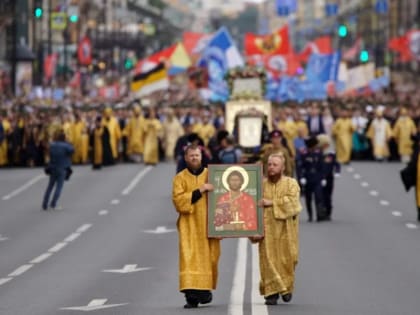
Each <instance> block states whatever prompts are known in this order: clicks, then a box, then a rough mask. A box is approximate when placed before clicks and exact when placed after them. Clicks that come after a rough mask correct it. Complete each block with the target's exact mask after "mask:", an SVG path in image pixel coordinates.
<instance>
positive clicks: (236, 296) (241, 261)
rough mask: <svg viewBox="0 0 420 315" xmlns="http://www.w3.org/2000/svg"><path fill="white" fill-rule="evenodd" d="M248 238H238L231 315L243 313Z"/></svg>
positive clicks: (229, 309) (230, 304)
mask: <svg viewBox="0 0 420 315" xmlns="http://www.w3.org/2000/svg"><path fill="white" fill-rule="evenodd" d="M247 244H248V240H247V239H246V238H240V239H239V240H238V249H237V251H236V264H235V273H234V276H233V283H232V291H231V293H230V301H229V307H228V314H229V315H242V314H243V303H244V293H245V280H246V260H247Z"/></svg>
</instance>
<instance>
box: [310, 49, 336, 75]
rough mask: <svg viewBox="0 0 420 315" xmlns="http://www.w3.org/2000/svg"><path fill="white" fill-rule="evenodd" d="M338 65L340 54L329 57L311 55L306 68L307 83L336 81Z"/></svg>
mask: <svg viewBox="0 0 420 315" xmlns="http://www.w3.org/2000/svg"><path fill="white" fill-rule="evenodd" d="M339 65H340V53H339V52H336V53H334V54H329V55H320V54H312V55H311V57H310V58H309V61H308V64H307V66H306V77H307V79H308V80H309V81H319V82H328V81H337V77H338V69H339Z"/></svg>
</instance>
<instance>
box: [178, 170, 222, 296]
mask: <svg viewBox="0 0 420 315" xmlns="http://www.w3.org/2000/svg"><path fill="white" fill-rule="evenodd" d="M207 173H208V171H207V169H206V168H205V169H204V170H203V172H202V173H201V174H199V175H197V176H196V175H194V174H192V173H191V172H190V171H189V170H188V169H184V170H183V171H181V172H180V173H178V174H177V175H176V176H175V177H174V179H173V187H172V201H173V203H174V206H175V209H176V211H177V212H178V213H179V217H178V221H177V228H178V233H179V290H180V291H182V290H186V289H197V290H212V289H216V285H217V276H218V271H217V267H218V261H219V257H220V241H219V240H218V239H209V238H207V194H203V195H202V197H201V198H200V199H199V200H198V201H197V202H196V203H194V204H192V203H191V199H192V193H193V191H194V190H196V189H199V187H200V186H201V185H203V184H204V183H205V182H206V181H207Z"/></svg>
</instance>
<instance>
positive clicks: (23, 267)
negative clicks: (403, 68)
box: [9, 264, 34, 277]
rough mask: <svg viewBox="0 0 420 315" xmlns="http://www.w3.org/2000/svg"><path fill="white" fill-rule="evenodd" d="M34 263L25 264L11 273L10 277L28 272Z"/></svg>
mask: <svg viewBox="0 0 420 315" xmlns="http://www.w3.org/2000/svg"><path fill="white" fill-rule="evenodd" d="M33 266H34V265H32V264H31V265H29V264H28V265H23V266H20V267H19V268H18V269H16V270H15V271H13V272H12V273H10V274H9V277H17V276H20V275H21V274H23V273H25V272H27V271H28V270H29V269H31V268H32V267H33Z"/></svg>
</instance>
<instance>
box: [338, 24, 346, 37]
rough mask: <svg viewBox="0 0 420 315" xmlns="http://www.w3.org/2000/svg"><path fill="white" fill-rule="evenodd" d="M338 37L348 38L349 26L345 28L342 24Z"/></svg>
mask: <svg viewBox="0 0 420 315" xmlns="http://www.w3.org/2000/svg"><path fill="white" fill-rule="evenodd" d="M338 36H340V37H346V36H347V26H345V25H344V24H341V25H340V26H339V27H338Z"/></svg>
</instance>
